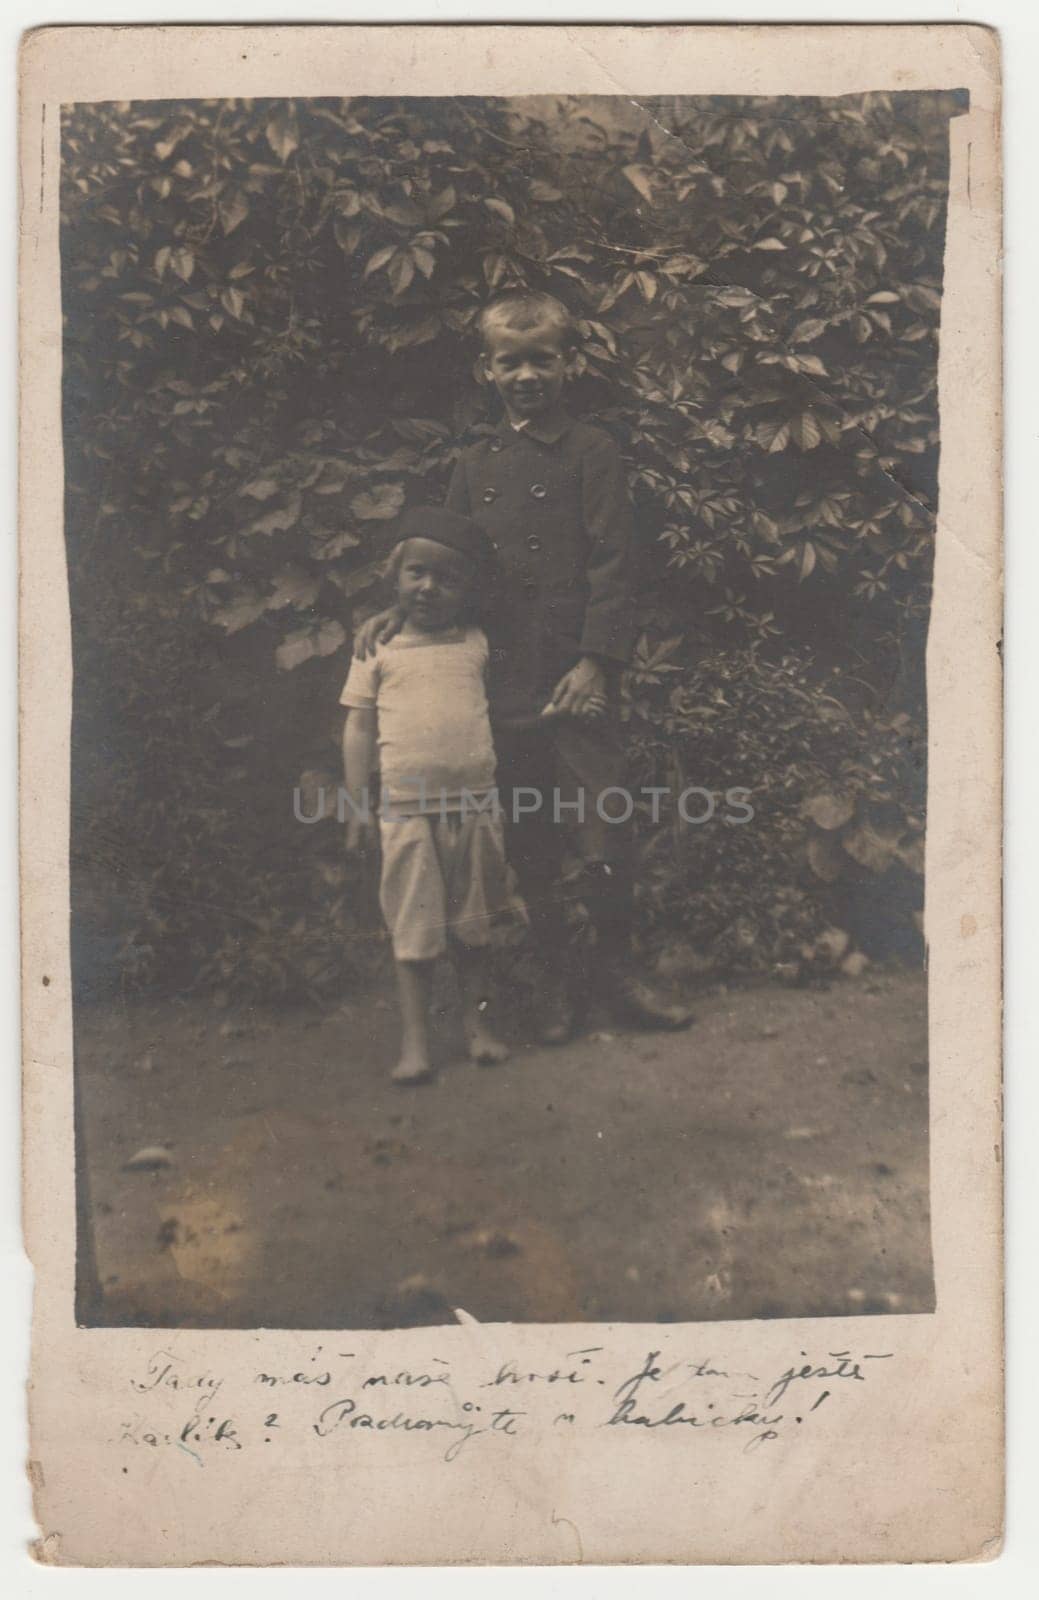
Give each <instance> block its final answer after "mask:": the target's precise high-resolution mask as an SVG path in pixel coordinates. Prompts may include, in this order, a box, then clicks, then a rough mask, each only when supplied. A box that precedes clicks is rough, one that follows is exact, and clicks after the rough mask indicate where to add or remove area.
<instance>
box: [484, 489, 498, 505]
mask: <svg viewBox="0 0 1039 1600" xmlns="http://www.w3.org/2000/svg"><path fill="white" fill-rule="evenodd" d="M497 498H498V491H497V489H485V490H484V491H483V503H484V505H485V506H489V505H490V503H491V501H492V500H497Z"/></svg>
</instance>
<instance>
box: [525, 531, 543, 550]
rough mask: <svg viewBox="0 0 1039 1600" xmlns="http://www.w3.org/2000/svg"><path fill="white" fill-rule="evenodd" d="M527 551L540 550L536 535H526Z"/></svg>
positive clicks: (539, 541)
mask: <svg viewBox="0 0 1039 1600" xmlns="http://www.w3.org/2000/svg"><path fill="white" fill-rule="evenodd" d="M527 549H528V550H540V549H541V540H540V539H539V538H538V536H537V534H536V533H528V534H527Z"/></svg>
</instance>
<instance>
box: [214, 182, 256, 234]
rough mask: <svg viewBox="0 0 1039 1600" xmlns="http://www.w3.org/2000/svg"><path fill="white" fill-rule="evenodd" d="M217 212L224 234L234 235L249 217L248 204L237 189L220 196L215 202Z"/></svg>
mask: <svg viewBox="0 0 1039 1600" xmlns="http://www.w3.org/2000/svg"><path fill="white" fill-rule="evenodd" d="M217 211H218V212H219V215H220V223H221V226H222V227H223V230H224V232H225V233H234V231H235V229H236V228H237V227H239V226H240V225H241V224H242V223H243V222H244V221H245V219H246V217H247V216H248V215H249V203H248V201H247V200H246V198H245V196H244V195H243V194H242V193H241V192H240V191H239V190H238V189H232V190H231V191H230V192H229V193H227V194H224V195H221V197H220V199H219V201H218V202H217Z"/></svg>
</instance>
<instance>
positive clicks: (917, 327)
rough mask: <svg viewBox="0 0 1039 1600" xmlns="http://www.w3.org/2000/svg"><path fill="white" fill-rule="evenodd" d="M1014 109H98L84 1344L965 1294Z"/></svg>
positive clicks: (796, 1310)
mask: <svg viewBox="0 0 1039 1600" xmlns="http://www.w3.org/2000/svg"><path fill="white" fill-rule="evenodd" d="M967 109H968V97H967V95H966V93H965V92H962V91H961V92H957V91H956V90H939V91H920V90H913V91H909V92H902V93H896V92H887V91H884V92H875V93H866V94H854V95H840V96H835V97H833V98H825V97H819V96H812V97H808V96H805V97H794V96H783V97H778V96H773V97H761V96H758V97H752V96H739V97H736V96H731V95H702V96H688V95H687V96H657V97H654V98H652V99H643V100H639V101H635V100H632V99H629V98H625V97H623V96H609V97H605V96H592V95H552V96H548V95H544V96H526V97H524V96H517V97H478V96H465V97H454V96H442V97H423V98H419V97H414V98H412V97H399V98H376V97H354V98H350V99H341V100H333V99H324V98H311V99H279V100H273V99H264V100H259V99H258V100H249V99H222V100H202V99H199V100H177V101H138V100H134V101H127V102H123V103H114V102H103V103H84V104H66V105H64V106H63V107H62V108H61V175H60V185H61V221H60V251H61V295H62V316H63V335H62V338H63V344H62V364H63V379H62V394H63V451H64V470H65V540H66V550H67V561H68V573H69V591H70V605H71V627H72V662H73V705H72V730H71V738H72V753H71V769H72V788H71V834H70V853H71V962H72V980H73V1007H74V1055H75V1086H76V1155H77V1212H78V1248H77V1302H76V1303H77V1320H78V1322H79V1323H80V1324H81V1325H87V1326H95V1325H101V1326H110V1327H120V1326H137V1327H142V1326H143V1327H155V1328H163V1327H180V1328H184V1327H189V1328H247V1327H261V1326H270V1327H281V1328H294V1327H325V1326H339V1327H356V1328H394V1327H413V1326H418V1325H424V1324H435V1323H440V1322H451V1321H453V1320H454V1314H455V1308H456V1307H463V1308H465V1310H466V1311H467V1312H468V1313H470V1314H471V1315H472V1316H473V1317H475V1318H476V1319H478V1320H479V1321H481V1322H533V1323H552V1322H567V1323H571V1322H581V1321H589V1322H624V1321H629V1322H690V1321H694V1320H695V1321H702V1320H707V1319H725V1320H732V1319H743V1318H786V1317H806V1316H842V1315H863V1314H871V1313H875V1314H884V1313H892V1312H900V1313H913V1312H930V1311H932V1310H933V1308H934V1281H933V1274H932V1266H931V1246H930V1213H929V1196H928V1170H929V1162H928V1047H927V1006H926V986H925V947H924V940H923V932H922V930H923V920H922V912H923V881H924V880H923V872H924V841H925V833H926V822H927V701H926V682H925V648H926V643H927V634H928V622H929V614H930V595H931V581H932V567H933V556H934V537H935V526H936V512H937V484H938V463H939V457H940V451H941V446H942V438H941V426H940V417H939V410H938V395H937V358H938V350H939V339H940V333H941V324H942V275H943V250H944V242H945V228H946V206H947V190H948V173H949V129H950V123H951V121H952V119H954V118H956V117H958V116H959V115H961V114H963V113H964V112H965V111H966V110H967Z"/></svg>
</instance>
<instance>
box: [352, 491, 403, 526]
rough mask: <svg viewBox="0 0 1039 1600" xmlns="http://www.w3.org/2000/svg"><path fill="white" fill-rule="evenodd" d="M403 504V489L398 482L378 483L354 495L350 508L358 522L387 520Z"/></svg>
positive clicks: (393, 515) (395, 513)
mask: <svg viewBox="0 0 1039 1600" xmlns="http://www.w3.org/2000/svg"><path fill="white" fill-rule="evenodd" d="M403 504H404V490H403V488H402V487H401V485H400V484H399V483H380V484H379V485H378V486H377V487H376V488H374V489H365V490H363V491H362V493H361V494H357V495H354V498H353V499H352V500H351V501H350V510H351V511H352V512H353V514H354V516H355V517H356V518H357V519H358V521H359V522H388V521H390V520H391V518H393V517H395V516H396V515H397V513H398V511H399V510H400V508H401V506H403Z"/></svg>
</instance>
